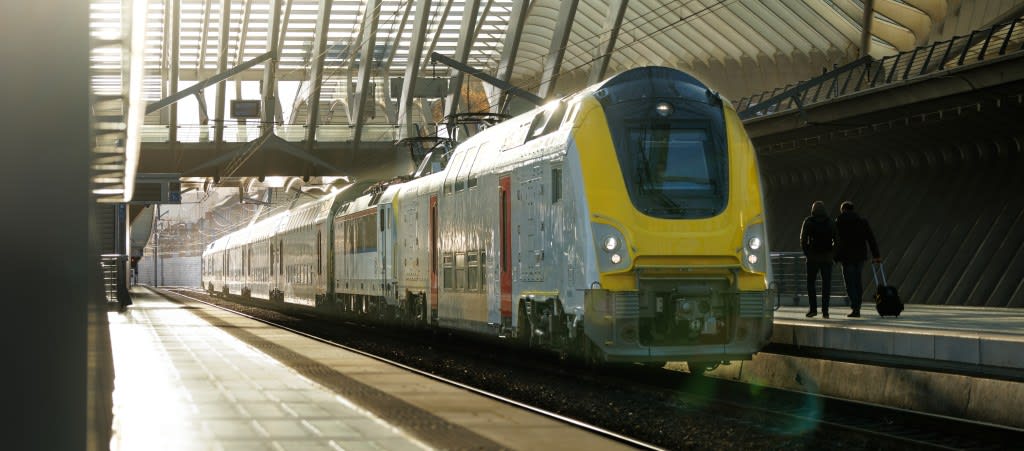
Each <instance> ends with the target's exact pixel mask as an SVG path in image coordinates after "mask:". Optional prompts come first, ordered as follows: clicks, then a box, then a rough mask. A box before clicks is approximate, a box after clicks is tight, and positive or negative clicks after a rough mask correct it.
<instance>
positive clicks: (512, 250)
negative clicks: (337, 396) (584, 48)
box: [203, 67, 773, 371]
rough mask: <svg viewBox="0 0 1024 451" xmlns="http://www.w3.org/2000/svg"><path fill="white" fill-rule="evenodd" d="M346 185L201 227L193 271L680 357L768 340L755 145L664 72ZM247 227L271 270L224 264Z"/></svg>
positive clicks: (221, 280)
mask: <svg viewBox="0 0 1024 451" xmlns="http://www.w3.org/2000/svg"><path fill="white" fill-rule="evenodd" d="M361 188H362V187H360V189H358V190H356V189H348V190H346V191H344V192H342V193H337V194H333V195H330V196H325V197H324V198H321V199H318V200H316V201H312V202H307V203H305V204H303V205H296V206H294V207H292V209H291V210H290V211H289V212H288V213H286V214H285V215H287V219H276V220H277V221H278V222H277V223H276V224H273V225H267V224H263V222H269V221H274V220H275V219H273V218H272V219H268V220H265V221H263V222H261V223H257V224H254V225H253V226H252V229H253V230H256V229H257V228H259V229H260V230H261V232H260V233H254V232H253V233H250V235H248V236H249V237H251V238H242V237H241V235H240V233H241V232H235V233H233V234H231V235H229V236H227V237H224V238H221V239H220V240H218V241H215V242H214V243H211V244H210V245H209V247H208V249H207V251H206V252H205V253H204V259H203V261H204V265H207V266H209V267H204V272H203V283H204V286H206V287H207V289H209V290H210V291H213V292H218V293H224V292H227V293H228V294H231V295H236V294H238V295H241V294H243V293H247V294H246V295H248V296H251V297H254V298H262V299H267V300H273V301H283V302H288V303H294V304H303V305H307V306H309V307H311V308H315V309H319V310H321V311H323V312H325V313H340V314H347V315H361V316H367V317H373V318H379V319H388V320H397V321H401V322H405V323H417V324H422V325H425V326H429V327H439V328H448V329H454V330H461V331H470V332H475V333H479V334H485V335H490V336H496V337H506V338H512V339H517V340H519V341H520V342H521V343H522V344H523V345H525V346H530V347H538V348H545V349H554V350H558V351H562V352H567V353H572V354H576V355H579V356H581V357H583V358H585V359H587V360H591V361H606V362H640V363H650V364H662V363H664V362H666V361H687V362H689V364H690V367H691V370H697V371H703V370H706V369H709V368H712V367H714V366H715V365H717V364H718V363H719V362H722V361H728V360H736V359H748V358H750V357H751V356H752V355H753V354H754V353H756V352H758V351H759V350H760V349H761V347H762V346H763V345H764V344H765V343H766V342H767V340H768V339H769V338H770V335H771V328H772V312H773V309H772V301H771V297H770V296H769V281H770V280H771V266H770V261H769V258H768V245H767V242H766V237H767V234H766V231H765V222H766V221H765V217H764V205H763V199H762V192H761V183H760V177H759V172H758V167H757V159H756V155H755V154H754V149H753V147H752V145H751V143H750V140H749V138H748V137H747V135H746V133H745V132H744V130H743V127H742V124H741V122H740V120H739V119H738V117H737V116H736V113H735V111H733V109H732V108H731V106H730V105H729V104H728V102H724V101H723V100H722V99H721V98H720V97H719V96H718V95H717V94H716V93H714V92H712V91H711V90H709V89H708V88H707V87H706V86H705V85H703V84H702V83H701V82H699V81H698V80H696V79H695V78H693V77H691V76H689V75H687V74H685V73H683V72H680V71H678V70H675V69H670V68H661V67H646V68H638V69H633V70H629V71H626V72H624V73H621V74H619V75H616V76H614V77H612V78H610V79H608V80H606V81H604V82H602V83H599V84H597V85H595V86H592V87H590V88H587V89H585V90H583V91H581V92H579V93H576V94H574V95H571V96H568V97H565V98H562V99H560V100H557V101H553V102H551V103H549V104H548V105H545V106H543V107H540V108H537V109H535V110H533V111H530V112H528V113H525V114H523V115H520V116H517V117H514V118H511V119H509V120H507V121H505V122H503V123H501V124H498V125H496V126H493V127H491V128H489V129H486V130H484V131H482V132H480V133H478V134H476V135H475V136H473V137H471V138H469V139H467V140H466V141H465V142H463V143H461V144H459V145H458V146H457V147H455V148H454V149H452V150H450V151H446V152H438V153H435V154H430V155H428V156H427V157H426V158H425V159H424V161H423V163H422V165H421V166H420V168H418V170H417V172H416V174H415V177H414V178H412V179H406V180H401V181H396V182H393V183H382V184H376V185H374V186H373V187H372V188H371V189H369V190H368V191H365V192H364V191H362V189H361ZM360 193H361V194H360ZM275 228H276V231H274V232H267V230H271V229H275ZM268 233H269V235H268ZM256 236H259V237H261V238H259V239H260V240H263V241H269V242H270V243H271V244H270V245H269V249H270V254H269V260H270V262H271V263H270V265H271V268H269V269H270V270H269V274H268V272H267V271H251V270H247V269H242V270H232V269H231V268H233V266H232V265H233V264H235V263H234V262H235V260H236V259H239V258H241V259H243V261H242V262H240V263H239V264H242V265H245V264H246V263H245V262H246V261H248V262H252V261H257V259H255V258H253V257H248V258H249V260H244V259H245V258H247V257H246V256H247V255H248V254H247V253H246V251H240V252H238V255H239V256H240V257H236V256H235V254H232V249H235V248H237V247H239V246H242V247H244V246H259V245H258V244H255V243H256V241H257V240H256V238H255V237H256ZM268 237H269V238H268ZM275 240H277V242H278V243H281V242H282V241H283V242H285V243H286V244H284V245H283V247H282V246H281V245H279V247H278V248H277V249H278V251H276V253H275V251H274V249H275V247H274V245H273V243H274V242H275ZM263 241H261V242H263ZM250 243H251V244H250ZM287 243H291V245H288V244H287ZM275 259H276V260H277V263H276V265H277V268H278V270H277V271H278V273H275V270H274V265H275V263H274V262H275ZM259 261H261V260H259ZM257 267H260V266H259V265H257ZM282 268H283V270H284V271H285V272H286V273H287V274H288V275H287V276H285V277H281V275H280V271H282ZM292 268H295V269H294V272H293V269H292ZM275 274H277V275H275ZM296 274H298V275H302V277H296V276H295V275H296ZM239 278H241V280H238V279H239ZM268 278H269V279H268ZM246 290H248V291H246ZM275 290H277V291H275ZM236 291H237V292H236Z"/></svg>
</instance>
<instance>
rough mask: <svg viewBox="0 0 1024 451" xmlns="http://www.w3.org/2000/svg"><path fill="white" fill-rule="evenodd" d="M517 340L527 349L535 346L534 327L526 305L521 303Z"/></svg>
mask: <svg viewBox="0 0 1024 451" xmlns="http://www.w3.org/2000/svg"><path fill="white" fill-rule="evenodd" d="M516 340H517V341H518V342H519V344H520V345H522V346H523V347H525V348H528V347H530V345H532V344H533V327H530V319H529V317H528V316H527V313H526V304H524V303H522V302H520V303H519V319H518V321H517V322H516Z"/></svg>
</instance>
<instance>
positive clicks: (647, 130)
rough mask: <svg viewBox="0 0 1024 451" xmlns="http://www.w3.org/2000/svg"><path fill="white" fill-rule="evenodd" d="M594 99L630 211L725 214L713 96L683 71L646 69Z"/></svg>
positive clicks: (624, 76) (723, 165)
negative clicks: (609, 140)
mask: <svg viewBox="0 0 1024 451" xmlns="http://www.w3.org/2000/svg"><path fill="white" fill-rule="evenodd" d="M594 97H595V98H597V99H598V101H599V102H601V106H602V108H603V109H604V113H605V118H606V120H607V124H608V130H609V131H610V132H611V135H612V141H613V143H614V145H615V154H616V156H617V157H618V160H619V166H620V168H621V169H622V178H623V179H624V181H625V182H626V189H627V191H628V192H629V198H630V200H631V201H632V203H633V206H634V207H636V209H637V210H639V211H640V212H642V213H643V214H645V215H648V216H652V217H656V218H666V219H701V218H709V217H712V216H715V215H717V214H720V213H721V212H722V211H724V210H725V206H726V202H727V201H728V198H729V180H728V176H729V171H728V168H729V162H728V158H729V156H728V155H729V154H728V148H727V143H726V132H725V115H724V112H723V110H722V100H721V98H720V97H719V96H718V95H717V94H715V93H714V92H713V91H711V90H709V89H708V88H707V87H706V86H705V85H704V84H702V83H701V82H700V81H698V80H697V79H695V78H693V77H691V76H689V75H687V74H685V73H683V72H680V71H678V70H675V69H670V68H659V67H653V68H638V69H632V70H629V71H626V72H623V73H621V74H619V75H616V76H615V77H613V78H611V79H609V80H608V81H607V82H605V83H604V84H603V85H602V86H601V88H600V89H599V90H597V91H596V92H595V93H594Z"/></svg>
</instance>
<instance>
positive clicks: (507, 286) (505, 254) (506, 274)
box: [498, 175, 512, 327]
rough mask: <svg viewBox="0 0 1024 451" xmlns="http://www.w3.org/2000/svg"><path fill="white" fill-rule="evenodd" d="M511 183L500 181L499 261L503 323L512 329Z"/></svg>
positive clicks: (505, 179)
mask: <svg viewBox="0 0 1024 451" xmlns="http://www.w3.org/2000/svg"><path fill="white" fill-rule="evenodd" d="M510 187H511V181H510V178H509V176H507V175H506V176H504V177H501V179H499V180H498V205H499V208H500V210H501V212H500V214H499V218H498V221H499V228H500V235H501V248H500V250H499V251H498V252H499V256H498V261H499V266H500V268H499V269H498V271H499V276H500V277H501V323H502V325H504V326H506V327H512V202H511V198H510V196H509V190H510Z"/></svg>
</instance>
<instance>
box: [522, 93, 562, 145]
mask: <svg viewBox="0 0 1024 451" xmlns="http://www.w3.org/2000/svg"><path fill="white" fill-rule="evenodd" d="M563 116H565V102H558V103H557V104H555V105H551V106H548V107H547V108H545V109H544V111H542V112H540V113H538V114H537V115H536V116H534V117H533V122H531V123H530V132H529V133H528V134H527V137H526V139H527V141H529V140H531V139H534V138H537V137H540V136H544V135H546V134H548V133H551V132H553V131H555V130H558V127H559V126H560V125H562V117H563Z"/></svg>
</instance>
